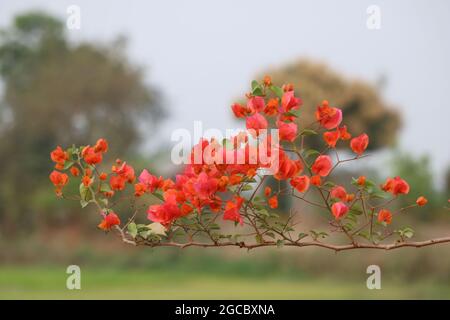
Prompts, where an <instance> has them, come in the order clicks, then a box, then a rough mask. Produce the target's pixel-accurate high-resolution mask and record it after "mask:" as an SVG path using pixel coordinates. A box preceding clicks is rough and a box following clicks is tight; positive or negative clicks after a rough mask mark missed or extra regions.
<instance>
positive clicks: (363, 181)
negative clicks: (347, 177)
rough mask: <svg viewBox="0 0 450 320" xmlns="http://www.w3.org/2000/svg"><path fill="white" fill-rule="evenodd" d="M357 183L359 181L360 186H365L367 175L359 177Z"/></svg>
mask: <svg viewBox="0 0 450 320" xmlns="http://www.w3.org/2000/svg"><path fill="white" fill-rule="evenodd" d="M356 183H357V184H358V185H359V186H364V185H365V184H366V177H365V176H360V177H359V178H358V180H357V181H356Z"/></svg>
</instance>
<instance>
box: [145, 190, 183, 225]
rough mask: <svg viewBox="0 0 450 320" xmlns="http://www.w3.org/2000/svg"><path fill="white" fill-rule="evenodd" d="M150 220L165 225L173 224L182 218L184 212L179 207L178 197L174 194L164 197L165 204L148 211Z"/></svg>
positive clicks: (152, 207) (151, 207)
mask: <svg viewBox="0 0 450 320" xmlns="http://www.w3.org/2000/svg"><path fill="white" fill-rule="evenodd" d="M147 215H148V219H149V220H151V221H154V222H159V223H161V224H163V225H169V224H171V223H172V222H173V221H174V220H175V219H177V218H179V217H181V216H182V211H181V210H180V208H179V207H178V204H177V201H176V196H175V195H173V194H169V195H166V194H165V195H164V203H163V204H157V205H151V206H150V207H149V208H148V211H147Z"/></svg>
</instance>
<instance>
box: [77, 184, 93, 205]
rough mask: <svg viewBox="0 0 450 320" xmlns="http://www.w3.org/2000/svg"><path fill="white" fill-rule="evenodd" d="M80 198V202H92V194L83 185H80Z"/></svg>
mask: <svg viewBox="0 0 450 320" xmlns="http://www.w3.org/2000/svg"><path fill="white" fill-rule="evenodd" d="M80 197H81V200H83V201H86V202H89V201H91V200H92V192H91V190H90V189H89V187H86V186H85V185H84V184H82V183H81V184H80Z"/></svg>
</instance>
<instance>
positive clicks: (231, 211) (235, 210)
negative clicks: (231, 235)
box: [223, 197, 244, 225]
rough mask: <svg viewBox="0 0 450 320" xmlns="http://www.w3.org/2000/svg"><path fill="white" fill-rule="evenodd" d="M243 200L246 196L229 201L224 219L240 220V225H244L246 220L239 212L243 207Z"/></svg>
mask: <svg viewBox="0 0 450 320" xmlns="http://www.w3.org/2000/svg"><path fill="white" fill-rule="evenodd" d="M243 202H244V198H241V197H236V198H235V199H234V201H227V203H226V204H225V211H224V213H223V219H224V220H231V221H234V222H239V224H240V225H243V224H244V220H243V219H242V216H241V214H240V213H239V210H240V209H241V206H242V203H243Z"/></svg>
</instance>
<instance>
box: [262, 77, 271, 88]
mask: <svg viewBox="0 0 450 320" xmlns="http://www.w3.org/2000/svg"><path fill="white" fill-rule="evenodd" d="M263 83H264V85H265V86H266V87H270V86H271V85H272V78H271V77H270V76H267V75H266V76H264V80H263Z"/></svg>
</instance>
